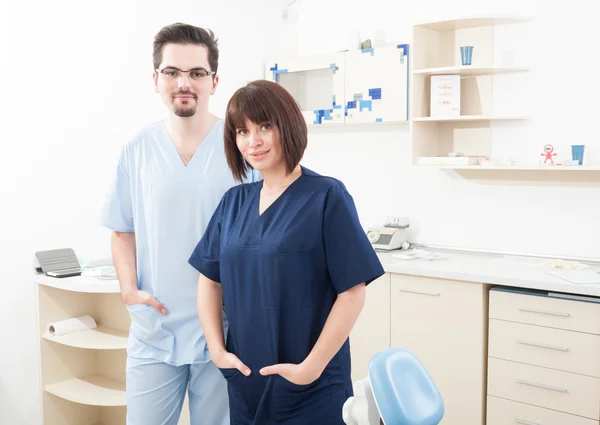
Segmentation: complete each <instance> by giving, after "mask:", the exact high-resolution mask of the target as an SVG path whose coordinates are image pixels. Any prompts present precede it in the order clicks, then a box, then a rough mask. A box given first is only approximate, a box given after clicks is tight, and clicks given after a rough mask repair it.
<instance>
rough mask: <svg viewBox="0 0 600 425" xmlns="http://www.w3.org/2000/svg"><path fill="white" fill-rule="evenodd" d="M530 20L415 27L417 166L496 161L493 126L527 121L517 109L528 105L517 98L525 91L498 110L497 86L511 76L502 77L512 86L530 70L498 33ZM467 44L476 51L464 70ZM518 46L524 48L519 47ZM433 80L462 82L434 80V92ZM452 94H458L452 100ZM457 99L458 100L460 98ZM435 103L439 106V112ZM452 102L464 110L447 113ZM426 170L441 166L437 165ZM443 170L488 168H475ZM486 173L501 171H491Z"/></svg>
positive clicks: (413, 102) (450, 22)
mask: <svg viewBox="0 0 600 425" xmlns="http://www.w3.org/2000/svg"><path fill="white" fill-rule="evenodd" d="M529 20H530V18H529V17H520V16H479V17H463V18H458V19H454V20H444V21H438V22H427V23H423V24H418V25H415V26H414V27H413V44H412V52H413V56H412V58H411V64H412V72H411V75H412V84H411V112H412V116H411V121H412V125H411V139H412V153H413V161H412V162H413V164H415V165H417V164H418V162H419V158H421V157H449V156H450V153H451V152H460V153H462V154H463V155H465V156H476V157H488V158H490V159H491V160H493V159H494V158H493V157H492V153H493V151H494V150H493V149H492V135H493V134H492V133H493V132H492V128H493V126H494V123H496V122H505V123H510V122H511V121H524V120H527V119H528V116H527V114H526V113H525V114H524V113H522V112H527V111H522V110H520V109H517V107H519V106H520V105H522V104H526V102H522V101H521V99H519V98H518V96H519V95H521V92H519V91H516V92H515V93H516V95H515V101H514V102H512V101H511V102H510V103H508V104H506V105H505V106H504V108H498V107H497V104H496V102H495V100H496V96H497V93H495V92H494V87H495V81H496V78H498V76H499V75H507V76H506V77H503V78H504V80H503V83H505V84H506V83H507V82H508V83H510V82H511V81H513V80H508V78H511V79H512V78H513V76H512V75H511V74H516V73H526V72H527V71H528V70H529V68H528V67H527V66H520V64H518V63H513V61H512V60H513V59H514V57H515V50H514V49H516V48H515V47H514V46H512V44H510V43H509V44H510V45H508V47H507V46H506V45H502V46H501V47H499V45H498V43H497V40H495V28H496V27H497V26H498V25H510V24H522V23H525V22H528V21H529ZM465 45H467V46H473V59H472V63H471V65H462V61H461V55H460V47H461V46H465ZM516 45H517V47H519V46H520V44H519V43H516ZM500 48H502V49H505V48H507V50H506V51H504V50H499V49H500ZM507 58H511V59H510V60H509V59H507ZM434 76H435V78H439V77H438V76H460V77H461V78H460V79H458V80H457V79H456V77H454V79H452V78H450V77H448V81H445V80H443V81H441V82H440V81H435V84H437V86H435V87H433V88H432V84H433V83H432V79H433V78H434ZM459 82H460V84H459ZM458 87H460V92H458ZM434 90H435V91H434ZM451 90H454V92H452V91H451ZM432 93H433V96H432ZM451 93H455V94H453V95H451V96H449V95H450V94H451ZM457 94H459V97H456V95H457ZM446 96H448V97H446ZM448 100H450V102H449V101H448ZM432 102H436V103H435V105H434V107H432ZM451 102H454V103H455V105H459V107H460V111H458V109H457V108H448V107H447V105H451V104H452V103H451ZM513 108H514V109H513ZM506 125H507V124H504V125H503V126H506ZM511 137H514V134H511ZM422 166H427V167H436V166H435V165H422ZM443 167H446V168H448V167H452V168H455V169H483V167H476V166H464V168H463V167H460V168H459V167H453V166H443ZM486 169H496V170H500V169H502V168H498V167H486ZM511 169H513V168H511ZM528 169H530V170H535V169H537V168H528Z"/></svg>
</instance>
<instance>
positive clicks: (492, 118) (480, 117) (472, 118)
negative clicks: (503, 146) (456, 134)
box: [413, 115, 527, 122]
mask: <svg viewBox="0 0 600 425" xmlns="http://www.w3.org/2000/svg"><path fill="white" fill-rule="evenodd" d="M526 119H527V117H525V116H493V115H461V116H458V117H434V118H432V117H417V118H413V121H415V122H449V121H507V120H526Z"/></svg>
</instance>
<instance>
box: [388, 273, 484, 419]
mask: <svg viewBox="0 0 600 425" xmlns="http://www.w3.org/2000/svg"><path fill="white" fill-rule="evenodd" d="M487 289H488V288H487V286H486V285H483V284H478V283H469V282H458V281H452V280H444V279H432V278H426V277H416V276H407V275H399V274H392V275H391V345H392V346H394V347H397V346H399V347H404V348H407V349H409V350H411V351H412V352H413V353H414V354H415V355H416V356H417V357H418V358H419V360H420V361H421V362H422V363H423V365H424V366H425V368H426V369H427V371H428V372H429V373H430V375H431V377H432V378H433V380H434V381H435V383H436V385H437V386H438V388H439V390H440V392H441V394H442V397H443V399H444V404H445V414H444V419H443V420H442V422H441V424H443V425H482V424H484V417H485V413H484V412H485V404H484V401H485V378H486V353H485V346H486V329H487V320H486V319H487Z"/></svg>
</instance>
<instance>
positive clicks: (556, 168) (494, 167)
mask: <svg viewBox="0 0 600 425" xmlns="http://www.w3.org/2000/svg"><path fill="white" fill-rule="evenodd" d="M416 166H417V167H428V168H443V169H453V170H480V171H487V170H490V171H502V170H512V171H548V172H565V173H575V172H578V171H600V166H598V167H594V166H584V165H582V166H566V165H553V166H552V165H424V164H417V165H416Z"/></svg>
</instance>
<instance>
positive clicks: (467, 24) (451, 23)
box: [416, 15, 531, 31]
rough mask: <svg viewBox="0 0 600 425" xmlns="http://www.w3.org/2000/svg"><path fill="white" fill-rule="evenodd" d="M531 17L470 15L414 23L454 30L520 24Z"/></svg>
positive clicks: (421, 26) (439, 29) (421, 25)
mask: <svg viewBox="0 0 600 425" xmlns="http://www.w3.org/2000/svg"><path fill="white" fill-rule="evenodd" d="M530 20H531V17H527V16H512V15H506V16H479V17H477V16H471V17H466V16H465V17H462V18H456V19H449V20H444V21H436V22H425V23H420V24H418V25H416V26H417V27H419V28H423V29H429V30H434V31H456V30H465V29H473V28H481V27H491V26H497V25H509V24H520V23H523V22H527V21H530Z"/></svg>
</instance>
